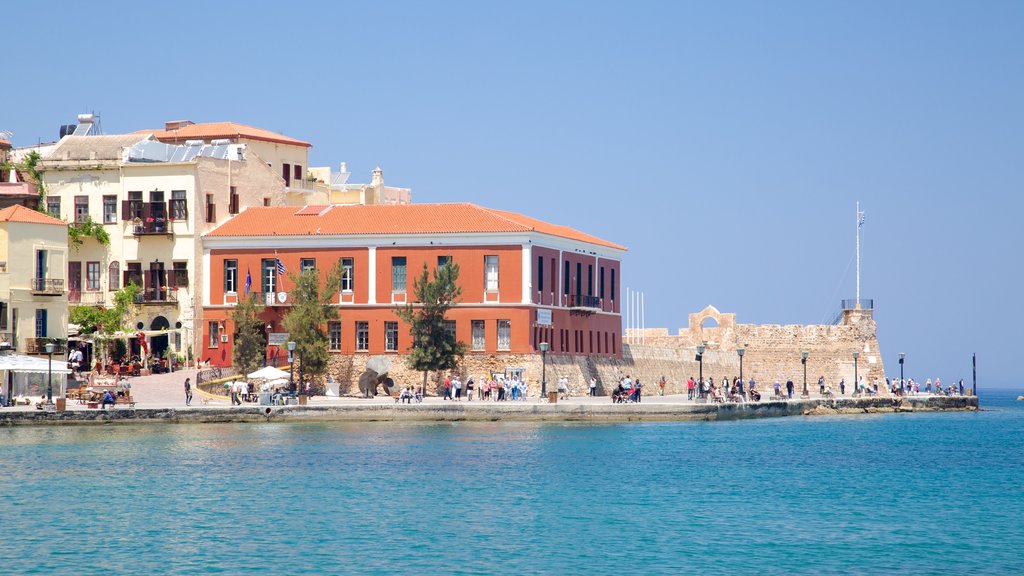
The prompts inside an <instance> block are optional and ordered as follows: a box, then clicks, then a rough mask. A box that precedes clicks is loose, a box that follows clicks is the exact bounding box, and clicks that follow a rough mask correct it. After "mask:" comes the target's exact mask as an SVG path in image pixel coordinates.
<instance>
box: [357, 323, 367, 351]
mask: <svg viewBox="0 0 1024 576" xmlns="http://www.w3.org/2000/svg"><path fill="white" fill-rule="evenodd" d="M369 349H370V323H369V322H367V321H365V320H361V321H358V322H356V352H366V351H367V350H369Z"/></svg>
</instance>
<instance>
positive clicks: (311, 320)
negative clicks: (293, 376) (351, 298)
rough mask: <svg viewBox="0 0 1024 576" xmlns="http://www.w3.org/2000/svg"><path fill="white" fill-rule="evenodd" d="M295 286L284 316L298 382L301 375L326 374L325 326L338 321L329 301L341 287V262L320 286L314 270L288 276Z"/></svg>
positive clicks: (326, 342) (302, 376) (336, 312)
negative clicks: (293, 348) (297, 361)
mask: <svg viewBox="0 0 1024 576" xmlns="http://www.w3.org/2000/svg"><path fill="white" fill-rule="evenodd" d="M288 278H290V279H291V281H292V282H293V283H294V284H295V288H293V289H292V291H291V296H292V302H293V304H292V309H291V310H290V311H289V312H288V314H287V315H286V316H285V317H284V327H285V329H286V330H288V338H289V339H290V340H291V341H293V342H295V355H296V356H297V357H298V358H299V382H302V381H303V379H304V376H305V374H311V375H313V376H321V375H323V374H324V373H326V372H327V361H328V359H329V358H330V355H329V353H328V351H327V347H328V344H329V339H328V336H327V330H326V325H327V322H329V321H331V320H336V319H337V318H338V309H337V308H335V306H334V304H333V300H334V297H335V295H337V294H338V289H339V288H340V287H341V263H340V262H339V263H337V264H335V265H334V267H333V268H331V271H330V272H328V274H327V277H326V278H325V279H324V283H323V284H322V285H321V283H320V274H319V272H317V271H316V270H306V271H305V272H303V273H301V274H289V275H288Z"/></svg>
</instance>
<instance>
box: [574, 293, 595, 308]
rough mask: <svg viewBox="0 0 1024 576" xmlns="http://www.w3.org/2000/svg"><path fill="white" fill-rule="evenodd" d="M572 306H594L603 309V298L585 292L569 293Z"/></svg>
mask: <svg viewBox="0 0 1024 576" xmlns="http://www.w3.org/2000/svg"><path fill="white" fill-rule="evenodd" d="M568 297H569V307H570V308H593V309H595V310H600V309H601V299H600V298H598V297H597V296H584V295H583V294H569V296H568Z"/></svg>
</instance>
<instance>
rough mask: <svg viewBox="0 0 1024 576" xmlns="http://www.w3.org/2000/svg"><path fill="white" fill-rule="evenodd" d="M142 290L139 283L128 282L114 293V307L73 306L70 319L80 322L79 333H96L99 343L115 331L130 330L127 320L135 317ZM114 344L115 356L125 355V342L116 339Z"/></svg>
mask: <svg viewBox="0 0 1024 576" xmlns="http://www.w3.org/2000/svg"><path fill="white" fill-rule="evenodd" d="M141 291H142V288H140V287H139V286H138V285H136V284H127V285H125V286H124V287H122V288H121V289H120V290H118V291H117V292H115V293H114V306H113V307H111V308H104V307H102V306H72V307H71V309H70V310H69V311H68V319H69V321H70V322H71V323H72V324H78V326H79V330H78V331H79V334H82V335H83V336H85V335H90V334H92V335H94V336H93V340H94V341H96V343H97V344H99V343H101V342H103V341H104V340H107V339H108V338H109V336H110V335H112V334H113V333H114V332H117V331H120V330H125V331H127V330H130V328H128V327H127V326H125V321H126V320H127V319H128V318H133V317H135V315H136V313H137V306H136V304H135V299H136V298H137V297H138V294H139V292H141ZM113 344H114V346H117V347H118V348H117V350H115V351H113V352H111V354H112V355H113V356H114V357H115V358H120V357H121V356H123V355H124V352H123V351H122V349H123V347H124V342H123V341H121V340H120V339H114V341H113ZM101 349H102V348H101Z"/></svg>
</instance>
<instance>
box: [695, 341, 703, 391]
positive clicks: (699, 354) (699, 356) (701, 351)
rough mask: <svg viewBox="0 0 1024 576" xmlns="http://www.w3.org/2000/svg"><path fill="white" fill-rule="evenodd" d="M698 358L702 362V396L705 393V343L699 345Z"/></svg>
mask: <svg viewBox="0 0 1024 576" xmlns="http://www.w3.org/2000/svg"><path fill="white" fill-rule="evenodd" d="M697 360H698V361H699V362H700V389H701V396H703V395H704V345H703V344H698V345H697Z"/></svg>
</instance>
